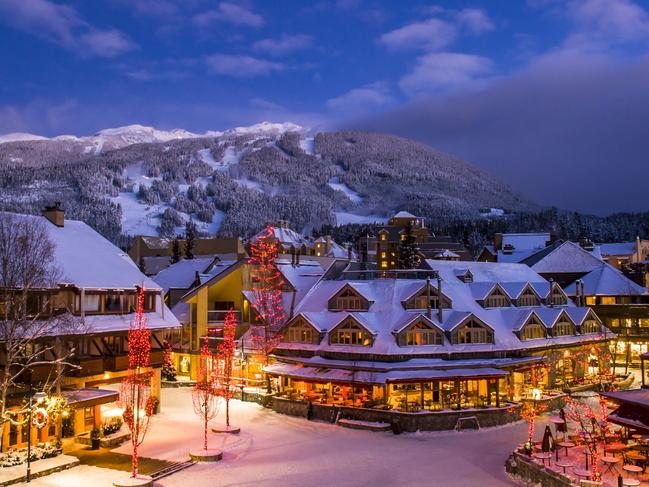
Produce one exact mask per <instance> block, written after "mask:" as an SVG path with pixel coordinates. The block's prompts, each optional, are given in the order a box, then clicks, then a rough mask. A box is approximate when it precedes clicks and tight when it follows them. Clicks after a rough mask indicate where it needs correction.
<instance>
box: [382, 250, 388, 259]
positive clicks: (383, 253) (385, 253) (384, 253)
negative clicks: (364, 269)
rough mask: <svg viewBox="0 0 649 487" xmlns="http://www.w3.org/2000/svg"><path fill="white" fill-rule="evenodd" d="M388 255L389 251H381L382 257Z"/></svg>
mask: <svg viewBox="0 0 649 487" xmlns="http://www.w3.org/2000/svg"><path fill="white" fill-rule="evenodd" d="M387 256H388V253H387V252H385V251H383V252H381V258H382V259H385V258H387Z"/></svg>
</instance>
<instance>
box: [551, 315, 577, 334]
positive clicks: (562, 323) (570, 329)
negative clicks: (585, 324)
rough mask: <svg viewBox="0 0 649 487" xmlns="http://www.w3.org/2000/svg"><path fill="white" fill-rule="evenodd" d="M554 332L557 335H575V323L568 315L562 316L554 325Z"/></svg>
mask: <svg viewBox="0 0 649 487" xmlns="http://www.w3.org/2000/svg"><path fill="white" fill-rule="evenodd" d="M552 334H553V335H554V336H555V337H561V336H570V335H574V334H575V325H573V324H572V323H571V322H570V320H569V319H568V318H567V317H566V316H561V318H559V321H558V322H557V323H556V324H555V325H554V328H553V330H552Z"/></svg>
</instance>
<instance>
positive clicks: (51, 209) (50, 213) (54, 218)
mask: <svg viewBox="0 0 649 487" xmlns="http://www.w3.org/2000/svg"><path fill="white" fill-rule="evenodd" d="M43 216H44V217H45V218H47V219H48V220H49V221H50V223H52V224H53V225H56V226H57V227H63V225H64V224H65V212H64V211H63V208H61V202H60V201H56V202H55V203H54V205H52V206H46V207H45V209H44V210H43Z"/></svg>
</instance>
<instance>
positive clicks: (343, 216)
mask: <svg viewBox="0 0 649 487" xmlns="http://www.w3.org/2000/svg"><path fill="white" fill-rule="evenodd" d="M334 215H336V223H337V224H338V225H345V224H346V223H386V222H387V221H388V219H387V218H386V217H384V216H380V215H357V214H356V213H349V212H346V211H335V212H334Z"/></svg>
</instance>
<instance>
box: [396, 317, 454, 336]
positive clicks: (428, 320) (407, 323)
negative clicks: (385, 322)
mask: <svg viewBox="0 0 649 487" xmlns="http://www.w3.org/2000/svg"><path fill="white" fill-rule="evenodd" d="M420 321H423V322H424V323H426V324H427V325H429V326H430V327H431V328H435V329H436V330H438V331H439V332H440V333H442V334H443V333H444V329H443V328H442V327H441V326H440V325H439V324H438V323H436V322H435V321H433V320H432V319H431V318H429V317H428V316H426V315H425V314H424V313H417V314H414V315H407V316H406V317H405V319H404V320H403V321H402V322H401V323H398V324H397V325H396V327H395V330H394V331H393V333H395V334H399V333H401V332H402V331H403V330H405V329H406V328H408V327H409V326H410V325H412V324H414V323H418V322H420Z"/></svg>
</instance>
